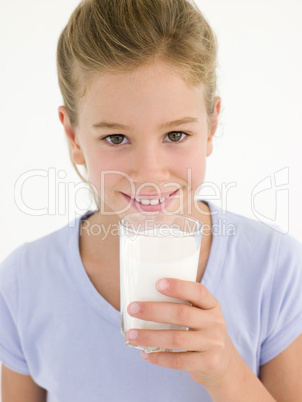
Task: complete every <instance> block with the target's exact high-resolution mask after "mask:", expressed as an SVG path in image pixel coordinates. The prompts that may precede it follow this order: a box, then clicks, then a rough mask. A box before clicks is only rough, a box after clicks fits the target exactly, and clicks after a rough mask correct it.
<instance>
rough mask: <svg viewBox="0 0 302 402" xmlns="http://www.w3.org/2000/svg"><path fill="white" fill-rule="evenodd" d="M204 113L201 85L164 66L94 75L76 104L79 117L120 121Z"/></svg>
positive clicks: (161, 118)
mask: <svg viewBox="0 0 302 402" xmlns="http://www.w3.org/2000/svg"><path fill="white" fill-rule="evenodd" d="M192 113H195V114H196V113H199V115H200V114H202V113H206V107H205V97H204V87H203V85H202V84H201V85H199V86H193V85H189V84H188V83H187V82H186V81H185V80H184V79H183V78H182V77H181V76H179V75H178V74H177V73H176V72H175V71H173V69H172V68H171V67H169V66H168V65H167V64H165V63H159V62H157V63H154V64H152V65H148V66H143V67H140V68H138V69H135V70H132V71H129V72H118V73H110V74H102V75H101V74H94V75H93V76H91V77H90V79H89V80H88V82H87V87H86V92H85V95H84V96H83V97H82V98H81V100H80V103H79V118H80V119H81V116H82V118H87V119H89V120H95V119H99V118H100V117H104V118H105V117H106V118H108V119H113V118H114V119H115V120H116V118H117V116H118V117H119V118H120V120H121V121H123V122H125V124H126V123H127V122H128V121H132V120H133V119H134V120H136V121H137V120H138V119H140V118H142V119H148V118H150V117H155V116H156V118H157V119H158V120H165V119H166V118H170V120H173V119H174V118H175V119H177V118H179V117H180V116H184V115H188V114H192Z"/></svg>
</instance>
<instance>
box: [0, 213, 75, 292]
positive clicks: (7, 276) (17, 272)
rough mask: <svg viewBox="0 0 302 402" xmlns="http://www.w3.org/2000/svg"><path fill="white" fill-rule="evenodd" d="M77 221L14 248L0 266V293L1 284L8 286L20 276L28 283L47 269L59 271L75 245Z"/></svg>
mask: <svg viewBox="0 0 302 402" xmlns="http://www.w3.org/2000/svg"><path fill="white" fill-rule="evenodd" d="M79 220H80V218H78V219H76V220H75V221H73V222H70V223H69V224H68V225H66V226H64V227H62V228H60V229H58V230H56V231H54V232H52V233H50V234H47V235H46V236H43V237H41V238H39V239H37V240H34V241H31V242H27V243H24V244H22V245H21V246H19V247H18V248H17V249H15V250H14V251H13V252H12V253H11V254H10V255H9V256H8V257H6V259H5V260H4V261H3V262H1V264H0V290H1V289H3V287H4V286H5V285H7V286H12V284H13V283H15V282H16V281H17V279H18V278H20V277H24V278H28V281H30V280H31V278H32V277H33V276H34V277H36V276H38V275H40V274H42V273H43V272H45V270H47V269H53V270H54V269H57V268H59V266H60V262H64V261H65V260H66V258H67V255H68V253H69V252H71V248H72V247H74V245H77V237H78V226H79Z"/></svg>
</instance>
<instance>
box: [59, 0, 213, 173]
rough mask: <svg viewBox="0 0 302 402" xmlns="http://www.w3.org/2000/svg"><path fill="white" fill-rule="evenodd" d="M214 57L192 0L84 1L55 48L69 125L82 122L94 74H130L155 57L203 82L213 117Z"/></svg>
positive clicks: (206, 26) (191, 81) (210, 39)
mask: <svg viewBox="0 0 302 402" xmlns="http://www.w3.org/2000/svg"><path fill="white" fill-rule="evenodd" d="M216 58H217V41H216V37H215V34H214V32H213V31H212V29H211V27H210V26H209V24H208V22H207V21H206V19H205V18H204V16H203V15H202V13H201V12H200V10H199V9H198V7H197V6H196V4H195V3H194V1H193V0H192V1H190V0H83V1H82V2H81V3H80V4H79V5H78V7H77V8H76V9H75V10H74V12H73V13H72V15H71V17H70V19H69V21H68V23H67V25H66V27H65V28H64V30H63V32H62V33H61V35H60V38H59V41H58V47H57V69H58V79H59V86H60V89H61V93H62V96H63V101H64V106H65V107H66V109H67V111H68V114H69V119H70V123H71V125H72V126H74V127H76V126H77V124H78V115H77V107H78V102H79V99H80V98H81V97H82V96H83V95H84V94H85V90H86V85H87V81H88V79H89V77H90V76H91V75H92V74H94V73H110V72H119V71H125V72H126V71H129V70H134V69H135V68H138V67H140V66H143V65H146V64H148V63H152V62H154V61H156V60H157V59H160V60H161V61H164V62H167V63H168V64H169V65H170V66H171V67H172V68H173V69H174V70H175V71H176V72H177V73H178V74H179V75H180V76H182V78H184V79H185V80H186V81H187V82H188V83H189V84H191V85H195V86H197V85H199V84H201V83H202V84H203V85H204V88H205V98H206V105H207V113H208V116H210V115H211V114H212V113H213V111H214V107H215V95H216ZM72 163H73V161H72ZM73 165H74V167H75V169H76V171H77V172H78V174H79V175H80V177H81V178H82V179H83V180H84V181H85V179H84V178H83V177H82V175H81V174H80V172H79V170H78V169H77V166H76V165H75V164H74V163H73Z"/></svg>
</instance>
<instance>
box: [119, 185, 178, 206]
mask: <svg viewBox="0 0 302 402" xmlns="http://www.w3.org/2000/svg"><path fill="white" fill-rule="evenodd" d="M178 192H179V188H178V189H177V190H175V191H174V192H173V193H161V194H156V195H148V194H142V195H140V196H134V195H133V196H131V195H128V194H124V193H122V194H123V196H124V197H125V198H126V199H127V201H128V202H129V203H130V205H131V206H133V207H134V208H136V209H138V210H139V211H140V212H142V211H144V212H157V211H162V210H164V209H165V208H167V206H168V205H169V204H170V203H171V202H172V200H173V198H175V195H176V194H177V193H178Z"/></svg>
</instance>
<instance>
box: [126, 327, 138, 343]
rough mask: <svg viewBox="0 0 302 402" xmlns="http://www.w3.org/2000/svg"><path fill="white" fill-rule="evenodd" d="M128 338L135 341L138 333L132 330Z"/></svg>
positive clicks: (128, 333)
mask: <svg viewBox="0 0 302 402" xmlns="http://www.w3.org/2000/svg"><path fill="white" fill-rule="evenodd" d="M126 336H127V339H129V341H134V339H136V338H137V331H136V330H135V329H130V331H128V332H127V334H126Z"/></svg>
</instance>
